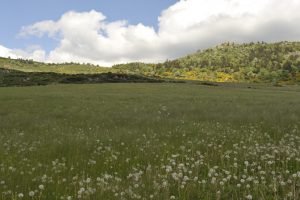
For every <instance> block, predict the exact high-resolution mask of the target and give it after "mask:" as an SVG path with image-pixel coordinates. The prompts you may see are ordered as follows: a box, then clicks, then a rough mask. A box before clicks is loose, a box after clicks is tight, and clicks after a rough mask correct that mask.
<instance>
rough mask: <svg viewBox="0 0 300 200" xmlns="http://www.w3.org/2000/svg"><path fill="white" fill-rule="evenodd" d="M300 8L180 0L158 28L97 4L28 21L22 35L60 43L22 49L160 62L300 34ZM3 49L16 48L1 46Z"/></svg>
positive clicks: (292, 0) (81, 58)
mask: <svg viewBox="0 0 300 200" xmlns="http://www.w3.org/2000/svg"><path fill="white" fill-rule="evenodd" d="M299 10H300V1H299V0H285V1H282V0H243V1H241V0H209V1H208V0H181V1H179V2H177V3H175V4H174V5H172V6H171V7H169V8H167V9H166V10H164V11H163V12H162V14H161V16H159V18H158V22H159V28H158V31H155V30H154V28H153V27H149V26H145V25H143V24H137V25H130V24H128V23H127V22H126V21H124V20H123V21H114V22H109V21H107V20H106V17H105V16H104V15H103V14H102V13H100V12H97V11H94V10H92V11H90V12H81V13H79V12H74V11H72V12H68V13H65V14H64V15H63V16H62V17H61V18H60V19H59V20H58V21H51V20H50V21H49V20H48V21H41V22H38V23H35V24H33V25H30V26H26V27H23V28H22V31H21V32H20V34H19V36H23V37H24V36H31V35H34V36H38V37H42V36H45V35H47V36H48V37H52V38H56V39H57V38H58V39H59V40H60V44H59V45H58V46H57V47H56V48H55V49H53V50H52V51H51V52H50V53H49V54H48V55H45V52H44V51H43V50H40V49H39V50H35V51H31V52H29V53H24V52H23V53H22V54H23V56H27V57H28V56H29V57H31V58H32V57H34V58H38V59H39V60H42V59H44V61H47V62H71V61H73V62H90V63H95V64H100V65H106V66H109V65H112V64H115V63H123V62H131V61H145V62H158V61H164V60H166V59H172V58H176V57H179V56H183V55H185V54H187V53H191V52H193V51H195V50H197V49H201V48H207V47H210V46H212V45H216V44H219V43H221V42H224V41H235V42H250V41H268V42H273V41H280V40H300V26H299V25H298V23H299V21H300V12H299ZM3 52H6V54H8V53H7V52H11V51H10V50H7V49H6V50H1V48H0V55H3V54H4V53H3ZM19 54H20V53H19ZM4 55H5V54H4Z"/></svg>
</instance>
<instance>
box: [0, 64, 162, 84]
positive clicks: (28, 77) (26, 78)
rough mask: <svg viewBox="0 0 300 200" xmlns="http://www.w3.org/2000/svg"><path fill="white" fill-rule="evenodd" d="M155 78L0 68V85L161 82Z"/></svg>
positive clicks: (109, 73)
mask: <svg viewBox="0 0 300 200" xmlns="http://www.w3.org/2000/svg"><path fill="white" fill-rule="evenodd" d="M162 81H163V80H160V79H157V78H150V77H145V76H141V75H130V74H117V73H111V72H108V73H100V74H57V73H53V72H28V73H25V72H21V71H16V70H11V69H1V68H0V87H5V86H31V85H49V84H58V83H64V84H68V83H73V84H75V83H76V84H80V83H81V84H82V83H143V82H150V83H153V82H162Z"/></svg>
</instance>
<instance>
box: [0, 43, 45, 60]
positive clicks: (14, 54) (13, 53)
mask: <svg viewBox="0 0 300 200" xmlns="http://www.w3.org/2000/svg"><path fill="white" fill-rule="evenodd" d="M0 57H5V58H13V59H32V60H35V61H40V62H45V61H46V52H45V51H44V50H42V49H41V48H40V47H39V46H29V47H28V48H27V49H26V50H22V49H8V48H6V47H4V46H2V45H0Z"/></svg>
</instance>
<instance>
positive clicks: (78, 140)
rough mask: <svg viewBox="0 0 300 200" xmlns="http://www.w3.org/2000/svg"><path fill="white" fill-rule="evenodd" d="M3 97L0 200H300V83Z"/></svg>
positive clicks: (49, 91)
mask: <svg viewBox="0 0 300 200" xmlns="http://www.w3.org/2000/svg"><path fill="white" fill-rule="evenodd" d="M0 94H1V95H0V102H1V104H0V119H1V120H0V127H1V129H0V157H1V160H0V195H1V196H0V199H65V200H71V199H108V200H113V199H116V200H125V199H127V200H129V199H145V200H148V199H150V200H151V199H155V200H159V199H170V200H172V199H180V200H188V199H204V200H205V199H207V200H208V199H220V200H221V199H224V200H227V199H249V200H251V199H287V200H295V199H300V90H299V86H285V88H281V87H267V86H259V85H257V86H256V87H255V88H254V86H251V87H249V88H248V87H243V88H241V87H240V85H220V86H219V87H211V86H203V85H196V84H171V83H168V84H165V83H161V84H124V83H123V84H100V85H95V84H93V85H88V84H85V85H51V86H45V87H25V88H17V87H16V88H10V87H5V88H0Z"/></svg>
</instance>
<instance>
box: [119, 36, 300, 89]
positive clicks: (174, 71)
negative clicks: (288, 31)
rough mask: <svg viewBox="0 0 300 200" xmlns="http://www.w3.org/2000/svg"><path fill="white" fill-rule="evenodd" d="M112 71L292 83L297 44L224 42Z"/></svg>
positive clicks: (297, 70)
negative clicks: (183, 55)
mask: <svg viewBox="0 0 300 200" xmlns="http://www.w3.org/2000/svg"><path fill="white" fill-rule="evenodd" d="M115 68H116V69H119V70H121V71H122V70H123V71H131V72H136V73H141V74H145V75H148V74H151V75H156V76H160V77H167V78H179V79H192V80H204V81H217V82H277V81H279V82H293V83H295V82H299V81H300V42H280V43H273V44H267V43H249V44H233V43H224V44H222V45H219V46H216V47H214V48H210V49H207V50H203V51H198V52H196V53H194V54H191V55H188V56H186V57H183V58H180V59H176V60H173V61H166V62H165V63H161V64H157V65H151V64H142V63H131V64H126V65H118V66H115ZM125 69H126V70H125Z"/></svg>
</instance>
